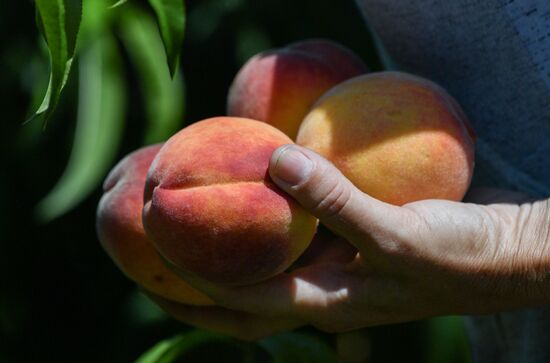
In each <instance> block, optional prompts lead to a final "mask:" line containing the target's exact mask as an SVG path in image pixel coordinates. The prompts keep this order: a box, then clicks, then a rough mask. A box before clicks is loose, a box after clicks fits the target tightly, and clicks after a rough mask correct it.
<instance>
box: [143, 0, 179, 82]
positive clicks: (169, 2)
mask: <svg viewBox="0 0 550 363" xmlns="http://www.w3.org/2000/svg"><path fill="white" fill-rule="evenodd" d="M149 4H151V7H152V8H153V10H155V13H156V14H157V20H158V24H159V28H160V33H161V34H162V41H163V42H164V48H165V50H166V59H167V61H168V68H169V69H170V74H171V75H172V76H174V75H175V74H176V69H177V68H178V62H179V55H180V52H181V46H182V43H183V33H184V31H185V6H184V3H183V0H149Z"/></svg>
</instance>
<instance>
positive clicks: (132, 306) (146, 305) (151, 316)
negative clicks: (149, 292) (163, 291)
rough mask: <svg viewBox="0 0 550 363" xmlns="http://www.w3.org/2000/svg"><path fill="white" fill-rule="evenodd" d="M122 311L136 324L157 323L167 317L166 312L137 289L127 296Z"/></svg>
mask: <svg viewBox="0 0 550 363" xmlns="http://www.w3.org/2000/svg"><path fill="white" fill-rule="evenodd" d="M124 311H125V313H126V314H127V316H128V318H129V320H131V321H132V322H135V323H136V324H138V325H148V324H153V323H158V322H160V321H162V320H165V319H166V318H167V315H166V313H165V312H164V311H163V310H162V309H161V308H160V307H158V305H156V304H155V303H153V302H152V301H151V300H150V299H149V298H147V297H146V296H145V295H144V294H143V293H141V291H139V290H138V289H135V290H134V291H133V293H132V294H131V295H130V296H129V299H128V301H127V302H126V306H125V308H124Z"/></svg>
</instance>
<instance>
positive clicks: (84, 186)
mask: <svg viewBox="0 0 550 363" xmlns="http://www.w3.org/2000/svg"><path fill="white" fill-rule="evenodd" d="M119 57H120V56H119V53H118V49H117V47H116V43H115V40H114V39H113V38H112V36H111V35H109V34H107V33H98V34H96V37H95V38H94V40H93V41H92V42H91V43H90V44H89V45H88V46H87V47H86V49H85V50H84V51H83V52H82V56H81V60H80V64H79V82H80V83H79V97H78V115H77V125H76V131H75V138H74V142H73V148H72V151H71V156H70V159H69V163H68V165H67V167H66V169H65V171H64V173H63V175H62V176H61V178H60V179H59V181H58V182H57V184H56V185H55V186H54V188H53V190H52V191H50V193H49V194H48V195H47V196H46V197H45V198H44V199H43V200H42V201H41V202H40V203H39V205H38V206H37V214H38V217H39V218H40V219H41V220H43V221H49V220H52V219H54V218H56V217H58V216H60V215H61V214H63V213H65V212H67V211H68V210H70V209H71V208H73V207H74V206H75V205H77V204H78V203H79V202H80V201H81V200H82V199H84V198H85V197H86V196H87V195H88V194H89V193H90V192H91V191H93V189H94V188H95V187H96V186H97V185H98V184H99V183H100V181H101V179H102V178H103V177H104V176H105V173H106V172H107V170H108V168H109V167H110V166H111V164H112V162H113V159H114V158H115V156H116V153H117V149H118V145H119V142H120V138H121V135H122V127H123V121H124V108H125V107H124V105H125V89H124V88H125V87H124V81H123V79H122V76H121V74H122V71H121V64H120V62H121V60H120V59H119Z"/></svg>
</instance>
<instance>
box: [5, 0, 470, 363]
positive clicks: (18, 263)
mask: <svg viewBox="0 0 550 363" xmlns="http://www.w3.org/2000/svg"><path fill="white" fill-rule="evenodd" d="M85 1H86V0H85ZM131 1H132V0H131ZM187 8H188V19H187V20H188V23H187V32H186V38H185V42H184V47H183V50H182V65H181V66H182V70H183V72H184V76H185V80H186V87H187V109H186V121H185V122H186V123H191V122H194V121H198V120H200V119H203V118H206V117H211V116H215V115H223V114H224V108H225V97H226V93H227V90H228V87H229V84H230V82H231V80H232V78H233V77H234V75H235V74H236V72H237V70H238V69H239V67H240V66H241V65H242V63H243V62H244V61H245V60H246V59H247V58H248V57H249V56H251V55H253V54H254V53H256V52H258V51H260V50H263V49H266V48H270V47H277V46H283V45H285V44H287V43H290V42H294V41H296V40H300V39H305V38H310V37H325V38H330V39H333V40H336V41H339V42H341V43H342V44H344V45H346V46H348V47H350V48H351V49H353V50H354V51H356V52H357V53H358V54H359V55H360V56H361V57H362V58H363V59H364V60H365V61H366V62H367V64H368V65H369V66H370V68H371V69H372V70H379V69H380V64H379V62H378V60H377V57H376V55H375V53H374V51H373V47H372V44H371V40H370V36H369V34H368V32H367V29H366V27H365V25H364V23H363V21H362V19H361V16H360V14H359V11H358V10H357V9H356V7H355V4H354V3H353V1H352V0H322V1H319V0H316V1H314V0H302V1H296V0H260V1H258V0H231V1H221V0H210V1H208V0H200V1H199V0H197V1H189V2H187ZM0 41H1V43H0V44H1V47H0V107H1V110H2V113H1V116H0V162H1V164H0V176H1V178H0V362H127V361H132V360H134V359H135V358H137V357H138V356H139V355H140V354H141V353H142V352H144V351H145V350H146V349H148V348H149V347H150V346H152V345H154V344H155V343H156V342H157V341H159V340H160V339H162V338H166V337H170V336H172V335H174V334H177V333H179V332H181V331H183V330H189V329H190V327H187V326H184V325H182V324H180V323H177V322H175V321H173V320H171V319H169V318H167V317H166V316H164V315H163V314H162V313H161V312H160V311H158V310H157V309H155V308H154V307H153V306H152V305H151V304H150V303H148V301H147V300H145V299H144V298H143V297H142V296H141V295H139V294H138V293H137V292H136V289H135V287H134V285H133V284H132V283H131V282H130V281H129V280H127V279H126V278H125V277H124V276H123V275H122V274H121V273H120V272H119V271H118V270H117V268H116V267H115V265H114V264H113V263H112V262H111V260H110V259H109V258H108V257H107V255H106V253H105V252H104V251H103V250H102V249H101V247H100V245H99V242H98V239H97V237H96V233H95V229H94V222H95V208H96V205H97V203H98V201H99V198H100V195H101V190H100V186H99V185H98V187H97V188H96V190H95V191H94V193H93V194H92V195H90V196H89V197H88V198H87V199H86V200H85V201H84V202H83V203H81V204H80V205H79V206H78V207H77V208H75V209H73V210H72V211H70V212H69V213H67V214H65V215H64V216H62V217H60V218H58V219H56V220H54V221H53V222H50V223H47V224H43V223H39V222H37V220H36V218H35V217H34V208H35V206H36V204H37V202H38V201H39V200H40V199H41V198H43V197H44V195H46V194H47V192H48V191H49V190H50V189H51V188H52V186H53V185H54V184H55V182H56V181H57V179H58V178H59V176H60V175H61V173H62V171H63V169H64V167H65V165H66V163H67V160H68V157H69V154H70V150H71V145H72V138H73V133H74V127H75V114H76V94H77V86H78V84H77V79H76V78H77V77H75V76H74V73H75V72H73V75H72V77H71V78H70V80H69V83H68V85H67V88H66V89H65V91H64V93H63V96H62V100H61V103H60V105H59V107H58V109H57V111H56V113H55V116H54V118H53V119H52V120H51V122H50V126H49V127H48V128H47V130H46V131H44V132H42V131H40V129H41V126H40V124H39V123H36V122H34V123H30V124H26V125H24V126H22V122H23V121H24V120H25V118H26V117H27V116H28V114H29V112H30V111H31V106H30V104H31V101H32V98H33V97H34V95H35V93H36V92H37V90H38V91H40V92H43V90H44V89H45V84H44V82H43V79H44V76H43V74H42V76H41V73H43V72H44V70H45V71H47V62H48V58H47V53H45V52H44V49H43V45H41V41H40V38H39V34H38V31H37V29H36V26H35V22H34V5H33V2H32V1H30V0H25V1H9V2H8V1H4V2H2V3H0ZM126 72H127V77H128V79H129V82H130V84H131V85H132V84H133V83H136V82H137V81H136V79H135V78H136V76H135V72H134V70H133V69H132V67H131V65H130V64H129V62H127V64H126ZM40 80H42V81H40ZM129 89H130V90H131V91H130V93H129V95H128V100H129V107H128V110H129V112H128V116H127V120H126V129H125V134H124V139H123V143H122V145H121V146H120V148H119V155H118V158H119V159H120V158H121V157H122V156H123V155H125V154H127V153H128V152H130V151H132V150H134V149H136V148H138V147H140V146H141V140H142V138H143V132H144V120H143V110H142V108H141V103H142V96H141V94H140V92H139V90H138V87H129ZM430 327H431V325H430V323H428V322H417V323H412V324H402V325H396V326H389V327H379V328H370V329H367V330H366V334H367V336H368V337H369V339H370V340H371V347H372V356H371V360H370V361H371V362H395V361H407V362H417V361H418V362H424V361H428V359H429V357H430V354H431V353H430V352H431V351H432V350H433V349H434V346H433V345H434V344H437V343H434V340H433V337H432V336H433V332H431V330H430V329H431V328H430ZM305 330H306V331H308V332H311V333H312V334H316V335H318V336H319V337H320V338H321V339H323V340H324V341H326V342H327V343H328V344H331V345H334V344H335V337H334V336H333V335H329V334H321V333H318V332H315V331H314V330H313V329H307V328H306V329H305ZM231 349H232V348H229V347H222V346H212V347H208V349H204V348H203V349H201V350H198V351H196V352H194V353H193V354H192V355H191V356H189V357H188V358H189V360H187V361H189V362H195V361H197V362H198V361H209V360H211V361H220V360H221V361H224V362H229V361H236V362H237V361H238V359H239V358H238V352H235V351H232V350H231ZM264 358H265V357H264ZM455 358H456V359H457V361H460V360H459V358H460V357H455Z"/></svg>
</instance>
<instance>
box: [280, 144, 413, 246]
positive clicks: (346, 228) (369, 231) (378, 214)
mask: <svg viewBox="0 0 550 363" xmlns="http://www.w3.org/2000/svg"><path fill="white" fill-rule="evenodd" d="M269 173H270V176H271V178H272V179H273V181H274V182H275V183H276V184H277V185H278V186H279V187H281V188H282V189H283V190H285V191H286V192H287V193H288V194H290V195H291V196H292V197H294V198H295V199H296V200H297V201H298V202H299V203H300V204H301V205H302V206H303V207H304V208H306V209H307V210H308V211H310V212H311V213H312V214H313V215H315V216H316V217H318V218H319V220H320V221H321V222H322V223H323V224H324V225H325V226H327V227H329V228H330V229H331V230H333V231H334V232H336V233H337V234H339V235H341V236H343V237H345V238H346V239H347V240H349V241H350V242H351V243H353V244H354V245H355V246H356V247H357V248H358V249H359V250H360V251H362V252H365V250H368V247H369V246H366V245H364V243H365V242H368V241H371V242H372V241H380V240H381V239H380V238H378V237H379V236H387V235H388V233H393V232H396V231H398V230H401V231H403V230H404V229H405V230H406V228H407V227H408V226H410V224H411V223H410V222H409V219H411V218H414V217H416V215H414V213H412V212H411V211H408V210H406V209H403V208H400V207H397V206H393V205H390V204H387V203H384V202H382V201H379V200H377V199H374V198H372V197H370V196H369V195H367V194H365V193H363V192H361V191H360V190H359V189H357V188H356V187H355V186H354V185H353V184H352V183H351V182H350V181H349V180H348V179H347V178H346V177H345V176H344V175H343V174H342V173H341V172H340V171H339V170H338V169H337V168H336V167H335V166H334V165H332V163H330V162H329V161H328V160H326V159H324V158H323V157H321V156H320V155H318V154H316V153H315V152H313V151H311V150H309V149H307V148H304V147H300V146H298V145H285V146H282V147H280V148H278V149H277V150H276V151H275V152H274V153H273V155H272V157H271V161H270V167H269ZM365 237H371V238H365ZM370 247H373V248H374V249H376V247H377V246H376V245H374V246H370ZM367 252H372V251H367Z"/></svg>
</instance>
